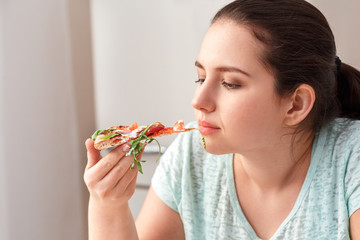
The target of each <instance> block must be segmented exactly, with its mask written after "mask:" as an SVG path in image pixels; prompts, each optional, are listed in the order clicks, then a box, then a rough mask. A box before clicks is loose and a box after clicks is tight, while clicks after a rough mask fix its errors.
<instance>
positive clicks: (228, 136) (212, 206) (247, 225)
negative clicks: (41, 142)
mask: <svg viewBox="0 0 360 240" xmlns="http://www.w3.org/2000/svg"><path fill="white" fill-rule="evenodd" d="M195 66H196V69H197V71H198V80H197V81H196V82H197V84H198V86H197V89H196V92H195V96H194V99H193V102H192V105H193V107H194V109H195V116H196V119H197V124H196V123H194V124H192V125H190V126H198V128H199V132H200V133H201V135H202V136H201V135H200V133H199V132H194V131H193V132H191V133H187V134H183V135H180V136H179V137H178V138H177V139H176V140H175V142H174V143H173V144H172V145H171V147H170V148H169V149H168V150H167V152H166V153H165V154H164V156H163V158H162V160H161V163H160V165H159V167H158V169H157V170H156V172H155V175H154V177H153V180H152V187H151V188H150V190H149V193H148V196H147V198H146V200H145V203H144V206H143V209H142V210H141V212H140V214H139V217H138V219H137V221H136V224H135V222H134V220H133V218H132V216H131V212H130V210H129V206H128V200H129V199H130V197H131V196H132V194H133V192H134V189H135V182H136V174H137V173H136V171H133V170H129V167H130V165H131V162H132V160H131V158H130V157H126V156H125V153H126V152H127V151H128V146H127V145H123V146H121V147H119V148H117V149H115V150H113V151H112V152H111V153H109V154H108V155H106V156H105V157H104V158H102V159H101V161H99V160H100V155H99V152H98V151H96V150H95V149H94V148H93V142H92V141H91V140H87V142H86V146H87V149H88V165H87V167H86V171H85V175H84V178H85V182H86V184H87V186H88V189H89V191H90V202H89V229H90V230H89V234H90V239H138V238H139V239H184V238H185V237H186V238H187V239H259V238H260V239H349V238H350V236H351V238H352V239H360V210H359V208H360V141H359V136H360V121H358V119H360V73H359V72H358V71H357V70H356V69H354V68H352V67H351V66H349V65H347V64H345V63H341V60H340V59H339V58H338V57H337V56H336V49H335V43H334V37H333V34H332V32H331V30H330V28H329V26H328V23H327V21H326V19H325V18H324V16H323V15H322V14H321V13H320V12H319V11H318V10H317V9H316V8H314V7H313V6H312V5H310V4H309V3H307V2H306V1H302V0H277V1H269V0H240V1H234V2H232V3H230V4H228V5H227V6H225V7H224V8H223V9H221V10H220V11H219V12H218V13H217V14H216V15H215V17H214V19H213V20H212V24H211V26H210V28H209V30H208V32H207V34H206V35H205V37H204V40H203V43H202V46H201V49H200V52H199V55H198V58H197V60H196V62H195ZM202 137H203V138H204V139H205V143H206V146H202V140H201V138H202ZM204 148H205V150H206V151H205V150H204Z"/></svg>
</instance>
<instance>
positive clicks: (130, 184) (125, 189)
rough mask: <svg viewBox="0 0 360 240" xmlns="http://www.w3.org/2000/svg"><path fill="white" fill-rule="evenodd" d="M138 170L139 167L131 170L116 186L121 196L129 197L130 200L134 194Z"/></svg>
mask: <svg viewBox="0 0 360 240" xmlns="http://www.w3.org/2000/svg"><path fill="white" fill-rule="evenodd" d="M138 170H139V169H138V167H137V165H135V166H134V168H132V169H131V168H129V170H128V172H127V174H126V175H124V177H123V178H121V180H120V181H119V182H118V183H117V184H116V186H115V188H116V190H117V191H118V192H119V194H121V195H123V196H127V197H128V198H129V199H130V197H131V196H132V195H133V194H134V191H135V187H136V180H137V176H138Z"/></svg>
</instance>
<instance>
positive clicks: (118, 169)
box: [84, 139, 141, 207]
mask: <svg viewBox="0 0 360 240" xmlns="http://www.w3.org/2000/svg"><path fill="white" fill-rule="evenodd" d="M85 145H86V148H87V158H88V162H87V165H86V168H85V173H84V181H85V183H86V186H87V188H88V190H89V192H90V199H91V201H95V202H97V204H100V205H103V204H104V206H107V207H115V206H117V207H122V206H125V205H127V203H128V201H129V199H130V198H131V196H132V195H133V194H134V191H135V185H136V177H137V172H138V169H137V166H135V167H134V168H133V169H130V166H131V164H132V162H133V157H132V156H126V153H127V152H128V151H129V147H130V146H129V145H128V144H123V145H121V146H119V147H117V148H115V149H113V150H112V151H111V152H109V153H108V154H107V155H106V156H104V157H101V155H100V151H99V150H96V149H95V148H94V141H93V140H91V139H87V140H86V143H85ZM139 157H141V156H139Z"/></svg>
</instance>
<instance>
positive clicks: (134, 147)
mask: <svg viewBox="0 0 360 240" xmlns="http://www.w3.org/2000/svg"><path fill="white" fill-rule="evenodd" d="M152 125H153V124H151V125H149V126H148V127H147V128H145V129H144V130H143V131H142V132H141V133H140V135H139V136H138V137H137V138H136V139H135V140H133V141H132V143H131V147H130V150H129V152H128V153H127V154H126V155H127V156H130V155H133V157H134V161H133V162H132V164H131V167H130V168H131V169H133V168H134V167H135V165H137V166H138V168H139V172H140V173H141V174H142V173H143V171H142V166H141V163H143V162H146V161H145V160H138V159H137V156H138V155H139V154H140V153H141V152H142V151H143V149H144V147H145V146H146V144H149V143H151V142H152V141H154V140H155V142H156V143H157V144H158V146H159V155H158V158H157V160H159V158H160V152H161V146H160V143H159V142H158V141H157V140H156V139H155V138H152V137H148V136H146V135H145V133H146V132H147V131H148V130H149V128H150V127H151V126H152ZM157 160H156V161H157Z"/></svg>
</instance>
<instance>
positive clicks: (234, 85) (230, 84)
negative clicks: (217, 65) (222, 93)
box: [221, 82, 241, 89]
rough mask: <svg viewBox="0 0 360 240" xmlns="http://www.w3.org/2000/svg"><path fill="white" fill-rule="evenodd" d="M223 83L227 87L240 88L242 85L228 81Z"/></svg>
mask: <svg viewBox="0 0 360 240" xmlns="http://www.w3.org/2000/svg"><path fill="white" fill-rule="evenodd" d="M221 84H222V85H223V86H224V87H226V88H227V89H238V88H240V87H241V85H239V84H233V83H227V82H222V83H221Z"/></svg>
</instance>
